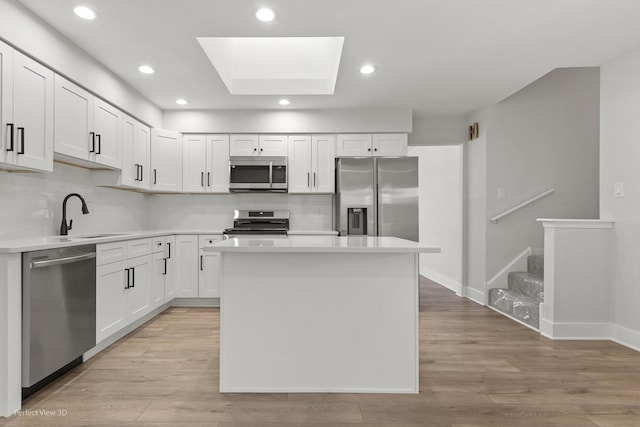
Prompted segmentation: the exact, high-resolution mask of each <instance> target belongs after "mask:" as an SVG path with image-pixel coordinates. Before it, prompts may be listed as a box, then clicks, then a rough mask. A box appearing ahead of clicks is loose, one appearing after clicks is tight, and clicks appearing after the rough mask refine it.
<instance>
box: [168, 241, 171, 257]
mask: <svg viewBox="0 0 640 427" xmlns="http://www.w3.org/2000/svg"><path fill="white" fill-rule="evenodd" d="M167 247H168V248H169V256H168V257H167V259H171V243H170V242H167Z"/></svg>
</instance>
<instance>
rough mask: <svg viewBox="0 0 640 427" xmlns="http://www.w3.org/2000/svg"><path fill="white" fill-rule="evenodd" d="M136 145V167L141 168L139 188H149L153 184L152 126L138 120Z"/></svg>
mask: <svg viewBox="0 0 640 427" xmlns="http://www.w3.org/2000/svg"><path fill="white" fill-rule="evenodd" d="M136 124H137V129H136V135H137V138H136V146H135V151H134V160H135V165H137V166H135V165H134V166H135V169H136V170H139V173H140V175H139V180H138V188H143V189H146V190H148V189H149V188H150V185H151V172H150V171H151V169H150V168H149V165H150V164H151V128H149V126H145V125H143V124H142V123H140V122H137V123H136Z"/></svg>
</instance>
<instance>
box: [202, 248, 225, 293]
mask: <svg viewBox="0 0 640 427" xmlns="http://www.w3.org/2000/svg"><path fill="white" fill-rule="evenodd" d="M198 296H199V297H200V298H219V297H220V252H205V251H203V250H202V249H201V250H200V270H199V277H198Z"/></svg>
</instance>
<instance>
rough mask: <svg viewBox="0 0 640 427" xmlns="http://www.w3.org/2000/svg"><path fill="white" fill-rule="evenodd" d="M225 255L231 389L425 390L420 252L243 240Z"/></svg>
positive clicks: (322, 239)
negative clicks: (420, 369)
mask: <svg viewBox="0 0 640 427" xmlns="http://www.w3.org/2000/svg"><path fill="white" fill-rule="evenodd" d="M205 250H208V251H212V252H221V253H222V288H221V316H220V318H221V320H220V391H221V392H252V393H255V392H354V393H417V392H418V349H419V343H418V254H419V253H429V252H431V253H436V252H440V249H439V248H436V247H431V246H427V245H424V244H420V243H416V242H411V241H408V240H403V239H398V238H395V237H337V236H289V237H238V238H233V239H229V240H224V241H221V242H217V243H215V244H214V245H213V246H212V247H209V248H207V249H205Z"/></svg>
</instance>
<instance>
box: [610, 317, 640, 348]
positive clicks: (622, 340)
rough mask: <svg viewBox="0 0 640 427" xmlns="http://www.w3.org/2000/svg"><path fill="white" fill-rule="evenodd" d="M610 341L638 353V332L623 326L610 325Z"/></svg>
mask: <svg viewBox="0 0 640 427" xmlns="http://www.w3.org/2000/svg"><path fill="white" fill-rule="evenodd" d="M611 341H613V342H616V343H618V344H620V345H623V346H625V347H629V348H630V349H632V350H635V351H640V332H638V331H634V330H633V329H629V328H625V327H624V326H620V325H616V324H613V323H612V324H611Z"/></svg>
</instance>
